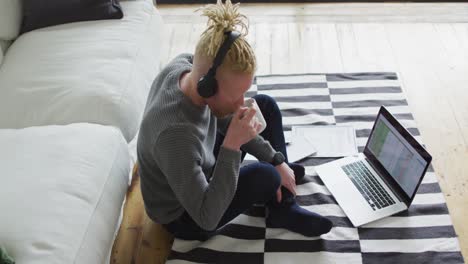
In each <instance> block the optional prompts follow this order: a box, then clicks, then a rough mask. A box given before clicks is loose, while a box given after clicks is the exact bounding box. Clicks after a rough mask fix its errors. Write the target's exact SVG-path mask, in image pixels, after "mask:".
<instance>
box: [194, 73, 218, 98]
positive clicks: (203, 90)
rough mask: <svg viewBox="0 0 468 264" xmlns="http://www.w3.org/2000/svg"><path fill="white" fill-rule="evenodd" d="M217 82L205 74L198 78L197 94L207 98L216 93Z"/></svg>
mask: <svg viewBox="0 0 468 264" xmlns="http://www.w3.org/2000/svg"><path fill="white" fill-rule="evenodd" d="M217 90H218V82H217V81H216V79H215V78H213V77H211V76H209V75H205V76H203V77H201V78H200V80H199V81H198V85H197V91H198V94H199V95H200V96H201V97H203V98H209V97H211V96H213V95H215V94H216V92H217Z"/></svg>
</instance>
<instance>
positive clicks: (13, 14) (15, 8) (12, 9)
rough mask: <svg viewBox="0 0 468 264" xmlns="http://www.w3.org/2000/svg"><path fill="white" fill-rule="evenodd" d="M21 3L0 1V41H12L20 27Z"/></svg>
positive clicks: (14, 0)
mask: <svg viewBox="0 0 468 264" xmlns="http://www.w3.org/2000/svg"><path fill="white" fill-rule="evenodd" d="M21 14H22V12H21V1H20V0H1V1H0V40H13V39H15V38H16V37H17V36H18V33H19V31H20V27H21Z"/></svg>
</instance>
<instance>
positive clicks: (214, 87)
mask: <svg viewBox="0 0 468 264" xmlns="http://www.w3.org/2000/svg"><path fill="white" fill-rule="evenodd" d="M224 34H226V35H227V36H226V39H225V40H224V42H223V44H222V45H221V47H220V48H219V50H218V52H217V54H216V57H215V59H214V62H213V65H212V66H211V68H210V69H209V70H208V73H207V74H205V76H203V77H201V78H200V80H199V81H198V85H197V91H198V94H200V96H201V97H203V98H209V97H211V96H213V95H215V94H216V92H217V91H218V81H217V80H216V77H215V76H216V70H217V68H218V67H219V66H220V65H221V63H223V59H224V57H225V56H226V54H227V52H228V51H229V49H230V48H231V45H232V44H233V43H234V41H235V40H236V39H237V38H238V37H240V35H241V34H240V33H239V32H236V31H228V32H225V33H224Z"/></svg>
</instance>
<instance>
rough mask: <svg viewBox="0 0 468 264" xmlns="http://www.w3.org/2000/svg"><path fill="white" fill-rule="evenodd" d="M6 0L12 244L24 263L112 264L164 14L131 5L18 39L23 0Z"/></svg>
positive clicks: (6, 151) (4, 174) (4, 237)
mask: <svg viewBox="0 0 468 264" xmlns="http://www.w3.org/2000/svg"><path fill="white" fill-rule="evenodd" d="M1 1H2V2H1V3H0V146H1V148H0V168H1V173H0V187H1V191H0V215H1V216H0V245H1V246H3V247H4V248H5V249H6V250H7V252H8V253H9V254H10V256H11V257H13V258H14V259H15V260H16V261H17V263H47V264H49V263H60V264H63V263H93V264H94V263H109V257H110V251H111V248H112V245H113V241H114V238H115V234H116V231H117V230H118V227H119V225H120V219H121V214H122V205H123V201H124V197H125V194H126V190H127V187H128V183H129V175H130V171H131V166H132V164H133V162H134V161H135V158H134V157H135V153H132V151H134V148H130V147H129V146H130V145H133V146H134V143H135V140H136V135H137V132H138V128H139V124H140V121H141V116H142V113H143V110H144V107H145V104H146V98H147V94H148V92H149V89H150V88H151V84H152V82H153V80H154V78H155V77H156V75H157V73H158V71H159V65H160V57H161V54H162V53H163V52H164V48H165V47H164V46H161V42H162V41H161V40H162V32H163V24H162V20H161V16H160V14H159V12H158V11H157V9H156V8H155V7H154V5H153V2H152V1H151V0H135V1H121V2H120V3H121V5H122V9H123V12H124V18H123V19H121V20H103V21H89V22H77V23H71V24H64V25H58V26H53V27H47V28H42V29H38V30H34V31H31V32H28V33H25V34H23V35H19V36H18V32H19V25H20V23H21V8H20V5H19V4H18V3H19V2H20V0H1ZM129 144H130V145H129ZM131 157H133V159H132V158H131Z"/></svg>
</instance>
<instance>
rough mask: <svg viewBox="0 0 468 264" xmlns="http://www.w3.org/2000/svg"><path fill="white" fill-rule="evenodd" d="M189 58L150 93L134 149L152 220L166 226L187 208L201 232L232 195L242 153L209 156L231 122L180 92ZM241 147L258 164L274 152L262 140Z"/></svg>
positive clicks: (214, 220) (181, 58)
mask: <svg viewBox="0 0 468 264" xmlns="http://www.w3.org/2000/svg"><path fill="white" fill-rule="evenodd" d="M192 60H193V56H192V55H191V54H181V55H179V56H177V57H176V58H175V59H173V60H172V61H171V62H170V63H169V64H168V65H167V66H166V67H165V68H164V69H163V70H162V71H161V72H160V74H159V75H158V76H157V77H156V79H155V81H154V83H153V86H152V88H151V91H150V93H149V97H148V101H147V104H146V108H145V113H144V115H143V121H142V123H141V127H140V132H139V136H138V145H137V153H138V163H139V173H140V177H141V191H142V195H143V200H144V203H145V208H146V212H147V214H148V216H149V217H150V218H151V219H153V221H156V222H158V223H162V224H166V223H169V222H171V221H173V220H175V219H176V218H178V217H179V216H180V215H182V213H183V212H184V210H186V211H187V212H188V213H189V215H190V216H191V217H192V218H193V220H194V221H195V222H196V223H197V224H198V225H199V226H200V227H201V228H203V229H206V230H213V229H215V228H216V226H217V224H218V222H219V221H220V219H221V217H222V215H223V213H224V212H225V210H226V208H227V207H228V206H229V204H230V203H231V201H232V198H233V197H234V194H235V191H236V186H237V179H238V176H239V167H240V166H239V164H240V158H241V153H240V151H234V150H230V149H227V148H224V147H221V148H220V151H219V154H218V156H217V157H215V156H214V154H213V149H214V145H215V139H216V132H217V131H219V132H221V133H223V134H224V133H225V132H226V129H227V128H228V126H229V122H230V118H225V119H217V118H216V117H215V116H214V115H213V114H212V113H211V111H210V109H209V107H208V106H204V107H199V106H197V105H195V104H193V103H192V101H191V100H190V98H188V97H186V96H185V94H184V93H183V92H182V90H181V89H180V86H179V79H180V76H181V74H182V73H184V72H187V71H190V70H191V68H192ZM241 149H242V150H244V151H246V152H248V153H251V154H252V155H254V156H255V157H257V158H258V159H259V160H261V161H271V160H272V159H273V155H274V153H275V151H274V149H273V148H272V147H271V145H270V143H269V142H268V141H266V140H264V139H263V138H262V137H261V136H257V137H256V138H254V139H252V140H251V141H250V142H248V143H247V144H244V145H243V146H242V147H241Z"/></svg>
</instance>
